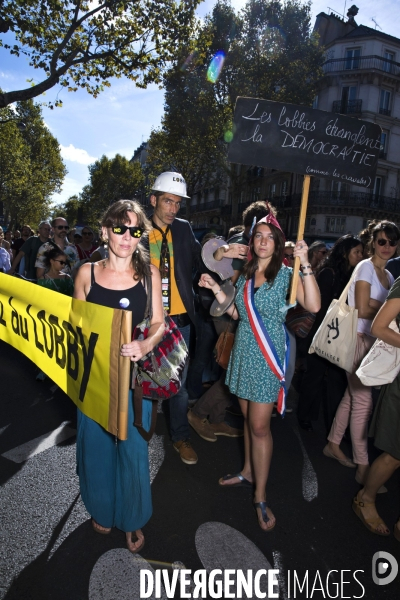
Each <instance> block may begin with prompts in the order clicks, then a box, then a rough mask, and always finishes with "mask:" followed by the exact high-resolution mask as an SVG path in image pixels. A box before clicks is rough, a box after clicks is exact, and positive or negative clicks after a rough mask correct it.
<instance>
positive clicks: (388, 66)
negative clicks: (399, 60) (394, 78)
mask: <svg viewBox="0 0 400 600" xmlns="http://www.w3.org/2000/svg"><path fill="white" fill-rule="evenodd" d="M383 58H384V59H385V60H384V61H383V70H384V71H386V73H393V66H394V65H393V64H392V62H393V61H394V54H393V52H388V51H387V50H385V52H384V53H383ZM386 61H387V62H386ZM389 61H390V62H389Z"/></svg>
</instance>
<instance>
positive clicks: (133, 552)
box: [126, 531, 145, 554]
mask: <svg viewBox="0 0 400 600" xmlns="http://www.w3.org/2000/svg"><path fill="white" fill-rule="evenodd" d="M133 536H135V537H136V539H135V540H134V539H133ZM138 540H139V537H138V536H137V535H136V531H132V532H131V542H132V543H133V544H134V543H135V542H137V541H138ZM144 542H145V539H144V538H143V542H142V544H141V545H140V546H139V547H138V548H135V549H134V550H131V549H130V548H129V546H128V544H127V545H126V547H127V548H128V550H129V552H132V554H136V553H137V552H140V550H142V549H143V548H144Z"/></svg>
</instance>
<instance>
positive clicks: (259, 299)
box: [199, 213, 320, 531]
mask: <svg viewBox="0 0 400 600" xmlns="http://www.w3.org/2000/svg"><path fill="white" fill-rule="evenodd" d="M284 249H285V238H284V235H283V233H282V231H281V229H280V226H279V224H278V222H277V220H276V219H275V217H274V216H273V215H272V214H271V213H270V214H269V215H268V216H267V217H265V218H264V219H261V221H259V222H258V223H257V224H256V225H255V227H254V230H253V233H252V236H251V239H250V243H249V261H248V262H247V264H246V265H245V266H244V269H243V272H242V274H241V276H240V277H239V279H238V281H237V284H236V288H237V295H236V299H235V304H231V305H230V306H228V305H229V301H228V299H227V297H226V295H225V293H224V292H223V291H222V290H221V288H220V286H219V284H218V283H216V282H215V281H214V279H213V278H212V277H211V276H210V275H208V274H204V275H202V276H201V279H200V282H199V285H201V286H203V287H206V288H209V289H211V290H212V291H213V292H214V294H215V297H216V299H217V301H218V303H219V304H220V305H221V306H220V308H221V309H222V310H224V309H226V312H227V314H230V315H231V316H232V318H233V319H239V325H238V329H237V333H236V336H235V344H234V347H233V350H232V354H231V357H230V362H229V366H228V371H227V376H226V384H227V385H228V387H229V389H230V391H231V392H232V393H233V394H236V395H237V396H238V398H239V402H240V406H241V409H242V412H243V416H244V434H245V435H244V442H245V461H244V466H243V469H242V470H241V471H240V473H237V474H235V475H226V476H225V477H222V478H221V479H220V480H219V484H220V485H221V486H224V487H228V486H252V487H254V507H255V509H256V511H257V518H258V522H259V525H260V527H261V529H263V530H264V531H270V530H271V529H272V528H273V527H274V526H275V517H274V515H273V513H272V511H271V510H270V508H269V507H268V506H267V502H266V485H267V480H268V473H269V468H270V464H271V458H272V446H273V442H272V436H271V430H270V420H271V415H272V410H273V407H274V402H276V401H277V402H278V411H279V412H280V414H282V416H283V415H284V413H285V371H286V364H287V360H288V356H289V347H288V345H289V344H288V336H287V333H286V329H285V316H286V303H287V298H288V293H289V289H290V282H291V278H292V273H293V269H291V268H290V267H287V266H286V265H284V264H283V253H284ZM307 251H308V247H307V244H306V243H305V242H304V241H301V242H297V244H296V246H295V249H294V256H298V257H299V258H300V265H301V268H302V273H303V277H300V278H299V281H298V287H297V297H296V299H297V301H298V302H299V303H300V304H301V305H302V306H303V307H304V308H305V309H306V310H308V311H310V312H318V310H319V309H320V294H319V289H318V286H317V283H316V281H315V277H314V276H313V272H312V269H311V266H310V264H309V262H308V254H307ZM227 306H228V308H226V307H227Z"/></svg>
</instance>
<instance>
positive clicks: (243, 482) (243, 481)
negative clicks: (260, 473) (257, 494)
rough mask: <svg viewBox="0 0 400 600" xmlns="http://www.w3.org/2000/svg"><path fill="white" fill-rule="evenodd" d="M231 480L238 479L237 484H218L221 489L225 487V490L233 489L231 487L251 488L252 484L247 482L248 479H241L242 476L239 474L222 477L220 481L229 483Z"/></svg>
mask: <svg viewBox="0 0 400 600" xmlns="http://www.w3.org/2000/svg"><path fill="white" fill-rule="evenodd" d="M231 479H239V481H238V483H231V484H229V485H223V484H222V483H219V485H220V486H221V487H227V488H231V487H232V488H233V487H247V488H248V487H253V484H252V482H251V481H249V480H248V479H246V477H243V475H242V474H241V473H236V474H235V475H231V474H229V475H224V476H223V477H222V481H231Z"/></svg>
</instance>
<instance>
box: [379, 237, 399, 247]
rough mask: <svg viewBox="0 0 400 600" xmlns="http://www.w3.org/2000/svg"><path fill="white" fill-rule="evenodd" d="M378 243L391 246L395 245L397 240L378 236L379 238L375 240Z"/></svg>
mask: <svg viewBox="0 0 400 600" xmlns="http://www.w3.org/2000/svg"><path fill="white" fill-rule="evenodd" d="M376 241H377V243H378V246H386V244H389V246H392V248H393V247H394V246H397V243H398V241H397V240H384V239H382V238H380V239H379V240H376Z"/></svg>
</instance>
